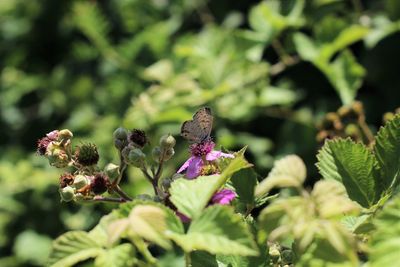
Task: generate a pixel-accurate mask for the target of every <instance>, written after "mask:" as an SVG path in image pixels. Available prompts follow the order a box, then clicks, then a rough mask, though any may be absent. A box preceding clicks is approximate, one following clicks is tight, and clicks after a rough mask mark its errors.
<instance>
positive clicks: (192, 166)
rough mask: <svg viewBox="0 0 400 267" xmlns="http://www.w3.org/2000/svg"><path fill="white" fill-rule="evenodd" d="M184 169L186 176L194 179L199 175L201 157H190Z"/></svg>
mask: <svg viewBox="0 0 400 267" xmlns="http://www.w3.org/2000/svg"><path fill="white" fill-rule="evenodd" d="M192 158H193V159H192V160H191V161H190V163H189V166H188V168H187V171H186V177H187V178H189V179H194V178H196V177H197V176H199V175H200V172H201V168H202V167H203V159H202V158H201V157H192Z"/></svg>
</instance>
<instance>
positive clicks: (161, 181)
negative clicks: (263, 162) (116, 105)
mask: <svg viewBox="0 0 400 267" xmlns="http://www.w3.org/2000/svg"><path fill="white" fill-rule="evenodd" d="M354 107H356V109H355V110H358V111H360V112H359V113H357V112H356V113H355V114H358V117H357V116H356V117H353V118H356V119H355V121H356V122H357V121H358V122H359V123H361V126H360V127H361V128H362V127H363V125H362V120H364V117H363V116H364V115H363V113H362V112H361V109H359V107H360V103H354V104H353V105H352V106H347V107H343V108H342V109H340V110H339V111H338V113H339V115H340V114H341V115H342V117H341V118H342V120H343V118H344V117H346V116H344V115H343V114H350V113H351V114H353V113H352V112H344V110H347V111H351V110H354ZM357 107H358V109H357ZM328 117H333V116H332V115H330V116H328ZM211 125H212V116H211V112H210V110H209V109H208V108H201V109H200V110H199V111H198V112H197V113H196V114H195V115H194V117H193V120H191V121H186V122H185V123H184V124H183V126H182V131H181V132H182V136H183V137H184V138H186V139H187V140H190V141H192V144H191V145H190V149H189V151H190V153H191V157H190V158H189V159H188V160H187V161H186V162H185V163H184V164H183V165H182V167H181V168H180V169H179V170H178V171H177V172H176V173H175V174H164V173H163V166H164V164H165V163H166V162H167V161H168V160H171V159H172V158H173V155H174V147H175V144H176V140H175V138H174V137H173V136H172V135H169V134H167V135H164V136H162V137H161V138H160V140H159V144H158V145H156V146H155V147H153V148H152V150H151V153H150V154H151V155H147V154H146V153H145V151H147V150H145V149H144V148H145V147H146V146H150V144H149V142H148V139H147V137H146V134H145V133H144V131H141V130H138V129H134V130H132V131H128V130H126V129H124V128H118V129H116V130H115V132H114V134H113V140H114V146H115V147H116V149H117V151H118V153H119V155H120V162H119V164H118V165H115V164H113V163H110V164H108V165H106V167H104V168H100V167H99V166H98V161H99V153H98V151H97V149H96V146H95V145H94V144H91V143H82V144H80V145H79V146H77V147H75V148H74V147H73V145H72V137H73V134H72V133H71V131H69V130H66V129H65V130H60V131H58V130H55V131H52V132H50V133H48V134H47V135H46V136H45V137H43V138H42V139H40V140H39V142H38V153H39V154H40V155H43V156H45V157H46V158H47V159H48V160H49V163H50V164H51V165H52V166H54V167H56V168H65V169H66V172H65V173H64V174H62V175H61V177H60V195H61V199H62V200H63V201H75V202H77V203H81V202H102V201H103V202H115V203H116V204H118V203H120V204H119V206H118V207H117V208H116V209H114V210H113V211H112V212H111V213H110V214H108V215H105V216H104V217H103V218H102V219H101V220H100V222H99V224H98V225H97V226H96V227H94V228H93V229H92V230H91V231H89V232H85V231H71V232H67V233H65V234H63V235H61V236H60V237H59V238H57V239H56V240H55V241H54V243H53V249H52V252H51V255H50V258H49V262H48V263H49V265H51V266H63V267H64V266H72V265H74V264H77V263H78V262H82V261H87V260H89V259H94V263H95V266H180V265H181V266H183V265H185V266H249V267H250V266H360V264H362V263H367V264H368V266H394V265H395V264H396V258H397V255H396V254H397V252H398V251H399V249H400V245H399V243H398V242H397V238H398V236H399V234H400V231H399V228H398V227H397V228H393V227H391V226H393V225H394V224H393V225H392V223H393V222H395V221H396V220H398V219H400V215H399V212H398V211H399V207H400V198H399V196H398V195H396V194H397V193H398V191H399V189H400V186H399V185H400V177H399V174H400V172H399V169H400V115H393V116H392V118H391V119H390V120H389V121H388V122H387V123H386V125H385V126H384V127H382V128H381V129H380V130H379V131H378V133H377V135H376V137H374V136H372V137H371V136H364V137H365V138H364V139H362V138H361V139H359V141H358V142H355V141H353V140H351V138H349V137H348V138H342V137H339V136H333V135H331V136H330V137H331V139H327V140H326V141H325V143H324V145H323V147H322V148H321V150H320V151H319V153H318V155H317V158H318V163H317V167H318V169H319V172H320V174H321V175H322V178H323V179H322V180H320V181H318V182H317V183H315V185H314V186H313V188H312V189H309V188H307V187H305V186H304V182H305V180H306V177H307V170H306V167H305V164H304V163H303V161H302V160H301V159H300V158H299V157H298V156H296V155H288V156H286V157H283V158H282V159H280V160H278V161H276V162H275V164H274V167H273V169H272V171H271V172H270V173H269V174H268V176H267V177H266V178H265V179H263V180H262V181H260V182H258V179H257V177H258V175H257V174H256V173H255V171H254V170H253V168H252V167H253V165H252V164H250V163H249V162H248V161H247V160H246V159H245V157H244V154H245V150H246V148H243V149H242V150H240V151H238V152H227V151H225V152H222V151H216V150H214V146H215V143H214V142H213V141H212V140H211V138H210V137H209V134H210V131H211ZM364 131H365V129H364ZM368 133H369V131H368ZM368 133H367V135H368ZM364 134H365V132H364ZM340 136H342V134H340ZM369 138H373V140H371V139H369ZM363 140H364V141H365V143H366V144H368V146H366V145H365V144H363V143H362V142H361V141H363ZM127 166H132V167H135V168H139V169H140V170H141V172H142V173H143V175H144V176H145V177H146V178H147V179H148V181H149V182H150V183H151V185H152V186H153V189H154V196H149V195H139V196H128V195H127V194H126V193H125V192H124V191H123V189H122V188H121V187H120V182H121V179H122V178H123V173H124V171H125V169H126V167H127ZM277 189H278V190H280V191H277ZM273 190H275V191H273ZM271 192H273V193H271ZM393 264H394V265H393Z"/></svg>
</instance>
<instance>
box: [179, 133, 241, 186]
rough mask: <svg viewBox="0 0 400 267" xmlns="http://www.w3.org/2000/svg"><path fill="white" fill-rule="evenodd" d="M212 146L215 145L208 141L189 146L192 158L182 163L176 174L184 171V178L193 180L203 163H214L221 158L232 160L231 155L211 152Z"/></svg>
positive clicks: (200, 170) (199, 172)
mask: <svg viewBox="0 0 400 267" xmlns="http://www.w3.org/2000/svg"><path fill="white" fill-rule="evenodd" d="M214 146H215V143H214V142H212V141H209V140H207V141H204V142H201V143H198V144H197V143H196V144H193V145H191V146H190V153H191V155H192V156H191V157H190V158H189V159H188V160H187V161H186V162H185V163H183V165H182V166H181V167H180V168H179V170H178V171H177V173H182V172H183V171H184V170H186V177H187V178H189V179H194V178H196V177H197V176H199V175H200V174H201V172H202V169H203V166H205V165H206V164H205V163H206V162H205V161H207V162H209V161H214V160H216V159H219V158H221V157H225V158H234V156H233V155H231V154H227V153H223V152H221V151H216V150H213V149H214Z"/></svg>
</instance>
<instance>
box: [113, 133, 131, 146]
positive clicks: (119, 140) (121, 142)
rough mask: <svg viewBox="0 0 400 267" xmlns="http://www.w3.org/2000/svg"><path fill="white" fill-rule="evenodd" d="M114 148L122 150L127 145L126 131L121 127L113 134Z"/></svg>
mask: <svg viewBox="0 0 400 267" xmlns="http://www.w3.org/2000/svg"><path fill="white" fill-rule="evenodd" d="M113 139H114V146H115V147H116V148H117V149H118V150H122V149H123V148H124V147H126V146H127V145H128V130H127V129H125V128H122V127H119V128H117V129H116V130H115V131H114V133H113Z"/></svg>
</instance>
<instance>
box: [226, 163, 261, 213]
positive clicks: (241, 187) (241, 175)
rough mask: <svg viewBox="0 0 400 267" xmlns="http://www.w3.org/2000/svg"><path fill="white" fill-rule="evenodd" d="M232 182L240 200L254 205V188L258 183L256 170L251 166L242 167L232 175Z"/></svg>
mask: <svg viewBox="0 0 400 267" xmlns="http://www.w3.org/2000/svg"><path fill="white" fill-rule="evenodd" d="M231 182H232V185H233V187H234V188H235V192H236V194H237V195H238V199H239V201H241V202H243V203H245V204H249V205H253V204H254V188H255V186H256V185H257V174H256V172H255V171H254V170H253V169H251V168H247V169H242V170H240V171H238V172H236V173H235V174H234V175H233V176H232V178H231Z"/></svg>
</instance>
